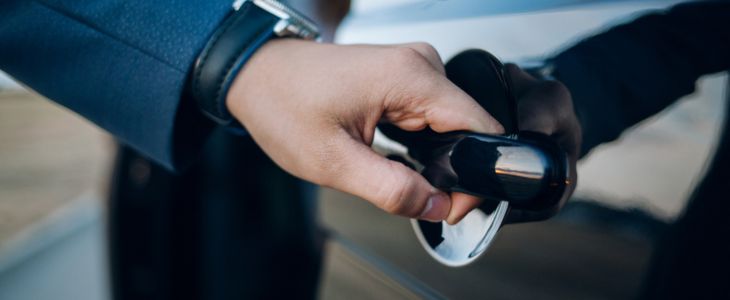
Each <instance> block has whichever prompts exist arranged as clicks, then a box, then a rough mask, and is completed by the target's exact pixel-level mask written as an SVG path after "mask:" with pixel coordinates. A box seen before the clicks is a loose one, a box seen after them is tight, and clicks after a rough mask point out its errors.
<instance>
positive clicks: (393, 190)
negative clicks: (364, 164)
mask: <svg viewBox="0 0 730 300" xmlns="http://www.w3.org/2000/svg"><path fill="white" fill-rule="evenodd" d="M401 178H402V179H396V180H393V181H391V182H392V184H390V185H389V187H388V188H387V189H383V190H381V193H380V198H381V202H380V203H382V207H381V208H382V209H383V210H384V211H386V212H388V213H390V214H394V215H407V216H411V215H413V209H412V207H411V205H409V204H410V202H411V201H410V199H409V197H410V195H411V194H412V193H411V190H412V187H413V186H414V184H413V182H412V181H413V179H411V178H408V177H403V176H401Z"/></svg>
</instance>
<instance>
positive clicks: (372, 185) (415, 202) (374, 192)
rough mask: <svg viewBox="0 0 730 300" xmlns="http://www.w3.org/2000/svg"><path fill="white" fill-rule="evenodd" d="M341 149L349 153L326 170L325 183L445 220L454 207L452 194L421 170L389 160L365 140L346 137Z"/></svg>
mask: <svg viewBox="0 0 730 300" xmlns="http://www.w3.org/2000/svg"><path fill="white" fill-rule="evenodd" d="M344 139H345V141H344V142H339V143H338V144H339V145H340V146H338V148H339V149H336V151H337V152H338V153H347V156H348V157H345V158H344V159H340V162H339V164H330V165H331V166H336V167H335V168H330V169H327V170H325V173H329V174H328V175H327V176H328V177H329V178H330V180H328V181H327V182H325V184H326V185H327V186H331V187H332V188H335V189H338V190H341V191H344V192H347V193H350V194H353V195H355V196H358V197H361V198H363V199H365V200H367V201H369V202H371V203H373V204H374V205H375V206H377V207H379V208H381V209H383V210H384V211H386V212H388V213H391V214H396V215H401V216H406V217H410V218H420V219H424V220H429V221H441V220H444V219H445V218H446V217H447V216H448V214H449V210H450V208H451V200H450V198H449V196H448V195H446V194H445V193H443V192H441V191H439V190H438V189H436V188H434V187H433V186H431V185H430V184H429V183H428V181H426V179H425V178H423V177H422V176H421V175H420V174H418V173H416V172H415V171H413V170H411V169H410V168H408V167H406V166H405V165H403V164H401V163H399V162H396V161H391V160H388V159H386V158H384V157H382V156H380V155H378V154H376V153H375V152H373V151H372V150H371V149H370V148H369V147H367V146H365V145H364V144H362V143H361V142H358V141H356V140H355V139H352V138H350V137H349V136H347V137H345V138H344Z"/></svg>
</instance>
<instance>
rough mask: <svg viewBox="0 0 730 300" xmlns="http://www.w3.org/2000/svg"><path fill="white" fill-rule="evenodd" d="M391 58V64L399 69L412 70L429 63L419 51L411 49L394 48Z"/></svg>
mask: <svg viewBox="0 0 730 300" xmlns="http://www.w3.org/2000/svg"><path fill="white" fill-rule="evenodd" d="M390 56H391V59H390V62H391V63H392V64H394V65H395V66H398V67H399V68H404V67H405V68H406V69H410V68H414V67H418V66H421V65H424V64H427V63H428V62H427V61H426V59H425V58H424V57H423V56H422V55H421V54H420V53H419V52H418V51H417V50H415V49H413V48H410V47H397V48H393V49H392V51H391V54H390Z"/></svg>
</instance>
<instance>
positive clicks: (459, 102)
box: [424, 77, 504, 134]
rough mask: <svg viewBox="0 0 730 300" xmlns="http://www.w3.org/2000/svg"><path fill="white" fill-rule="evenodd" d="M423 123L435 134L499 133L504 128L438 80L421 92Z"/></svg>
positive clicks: (445, 81) (456, 89) (443, 80)
mask: <svg viewBox="0 0 730 300" xmlns="http://www.w3.org/2000/svg"><path fill="white" fill-rule="evenodd" d="M425 92H426V93H427V94H426V95H425V96H424V97H425V99H428V100H426V103H425V109H426V113H425V118H426V123H427V124H428V126H429V127H431V129H433V130H434V131H436V132H448V131H455V130H467V131H474V132H481V133H488V134H502V133H504V128H503V127H502V125H501V124H499V122H498V121H497V120H496V119H495V118H494V117H492V116H491V115H490V114H489V113H488V112H487V111H486V110H484V108H482V107H481V106H480V105H479V103H477V101H476V100H474V99H473V98H472V97H471V96H469V95H468V94H467V93H466V92H464V91H463V90H461V89H460V88H459V87H457V86H456V85H454V84H453V83H452V82H451V81H449V80H448V79H446V77H441V78H440V80H438V81H437V82H436V83H435V84H433V85H431V88H430V89H427V90H426V91H425Z"/></svg>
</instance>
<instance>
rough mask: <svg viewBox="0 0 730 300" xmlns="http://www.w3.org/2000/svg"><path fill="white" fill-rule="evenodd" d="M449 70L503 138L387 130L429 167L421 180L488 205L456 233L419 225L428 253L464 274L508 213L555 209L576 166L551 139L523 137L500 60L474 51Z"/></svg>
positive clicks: (446, 226)
mask: <svg viewBox="0 0 730 300" xmlns="http://www.w3.org/2000/svg"><path fill="white" fill-rule="evenodd" d="M445 69H446V74H447V77H448V78H449V79H450V80H451V81H452V82H454V83H455V84H456V85H457V86H459V87H460V88H461V89H463V90H464V91H465V92H467V93H468V94H469V95H470V96H472V97H473V98H474V99H475V100H477V102H479V104H480V105H481V106H482V107H483V108H484V109H485V110H486V111H488V112H489V113H490V114H491V115H492V116H493V117H494V118H495V119H497V121H499V122H500V123H501V124H502V125H503V127H504V128H505V135H504V136H493V135H486V134H478V133H472V132H452V133H446V134H439V133H436V132H433V131H431V130H429V129H426V130H423V131H420V132H405V131H402V130H399V129H397V128H396V127H394V126H392V125H384V126H380V129H381V131H383V133H385V134H386V135H387V136H389V137H391V138H393V139H395V140H396V141H399V142H401V143H402V144H404V145H405V146H406V147H407V148H408V153H409V155H410V156H411V157H412V158H414V159H415V160H417V161H419V162H421V163H422V164H423V168H422V170H421V174H422V175H423V176H424V177H425V178H426V179H427V180H428V181H429V182H430V183H431V184H433V185H434V186H435V187H438V188H440V189H442V190H445V191H453V192H462V193H467V194H471V195H475V196H478V197H480V198H483V199H484V201H483V203H482V205H481V206H480V207H479V208H478V209H475V210H473V211H472V212H470V213H469V214H468V215H467V216H466V217H464V219H462V221H460V222H459V223H458V224H456V225H449V224H447V223H445V222H441V223H431V222H427V221H419V220H413V221H412V223H413V228H414V230H415V232H416V235H417V236H418V238H419V240H420V241H421V243H422V245H423V246H424V248H425V249H426V251H427V252H429V253H430V254H431V255H432V256H433V257H434V258H435V259H436V260H438V261H440V262H442V263H443V264H445V265H449V266H461V265H465V264H468V263H471V262H472V261H474V260H476V259H477V258H478V257H479V256H480V255H481V254H483V253H484V251H485V250H486V249H487V248H488V246H489V245H490V243H491V242H492V240H493V239H494V237H495V236H496V233H497V231H498V230H499V228H500V227H501V226H502V224H503V222H504V221H505V220H506V219H507V217H506V216H508V213H510V212H517V213H519V214H521V215H529V212H539V211H540V210H544V209H551V208H554V207H555V206H556V205H557V204H558V203H559V202H560V200H561V198H562V197H563V195H564V193H565V191H566V190H567V188H566V187H567V185H569V184H571V183H570V182H569V181H568V180H569V179H568V178H569V177H568V174H569V171H570V170H569V168H570V165H569V163H568V158H567V154H566V153H565V151H563V150H562V149H561V148H560V147H559V146H558V145H557V143H556V142H555V141H553V140H552V139H550V138H549V137H548V136H546V135H544V134H540V133H536V132H521V131H520V130H519V126H518V125H519V124H518V122H517V121H518V118H517V103H516V99H515V98H514V97H513V95H512V88H511V81H510V78H509V76H508V74H506V72H505V69H504V67H503V65H502V63H501V62H500V61H499V60H498V59H497V58H495V57H494V56H493V55H491V54H490V53H488V52H486V51H483V50H467V51H464V52H462V53H460V54H458V55H456V56H455V57H454V58H452V59H451V60H450V61H449V62H448V63H447V64H446V65H445ZM525 211H527V212H528V213H527V214H525V213H524V212H525ZM523 219H524V218H523ZM528 220H529V219H528Z"/></svg>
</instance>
